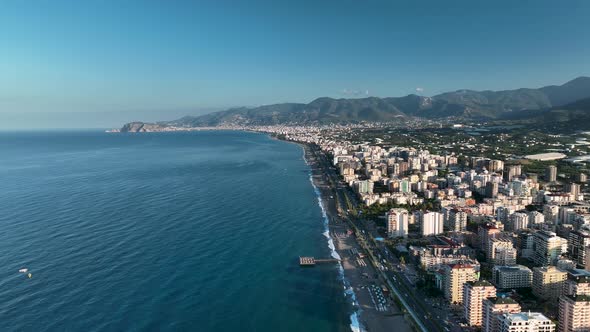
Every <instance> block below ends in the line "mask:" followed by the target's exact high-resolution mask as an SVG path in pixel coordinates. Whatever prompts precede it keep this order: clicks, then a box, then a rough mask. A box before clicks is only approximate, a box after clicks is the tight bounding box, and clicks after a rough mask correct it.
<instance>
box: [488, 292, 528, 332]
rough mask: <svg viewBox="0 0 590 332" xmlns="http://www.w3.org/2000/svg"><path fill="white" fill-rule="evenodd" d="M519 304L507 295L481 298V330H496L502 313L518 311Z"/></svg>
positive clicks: (489, 331)
mask: <svg viewBox="0 0 590 332" xmlns="http://www.w3.org/2000/svg"><path fill="white" fill-rule="evenodd" d="M520 310H521V308H520V304H518V302H516V301H514V300H513V299H511V298H509V297H496V298H488V299H485V300H483V310H482V327H481V330H482V332H498V331H499V330H500V320H499V318H500V317H501V316H502V314H506V313H508V314H512V313H517V312H520Z"/></svg>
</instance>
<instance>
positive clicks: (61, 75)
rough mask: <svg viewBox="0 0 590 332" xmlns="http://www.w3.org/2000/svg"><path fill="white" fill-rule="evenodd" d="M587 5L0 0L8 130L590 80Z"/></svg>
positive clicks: (0, 91)
mask: <svg viewBox="0 0 590 332" xmlns="http://www.w3.org/2000/svg"><path fill="white" fill-rule="evenodd" d="M588 17H590V1H586V0H581V1H485V3H484V1H440V0H436V1H426V0H424V1H393V0H389V1H370V0H365V1H360V0H358V1H347V0H340V1H330V0H324V1H318V0H315V1H305V0H298V1H279V0H275V1H257V0H249V1H223V0H216V1H164V0H162V1H125V0H119V1H59V0H51V1H22V0H5V1H2V2H0V127H1V128H20V127H111V126H118V125H120V124H121V123H122V122H126V121H130V120H134V119H135V120H147V121H154V120H168V119H174V118H177V117H179V116H182V115H185V114H198V113H202V112H206V111H210V110H216V109H223V108H226V107H230V106H242V105H246V106H251V105H261V104H270V103H278V102H286V101H291V102H309V101H311V100H313V99H315V98H317V97H320V96H332V97H360V96H361V95H364V94H366V92H367V91H368V94H369V95H373V96H399V95H406V94H409V93H415V92H416V88H421V89H423V92H422V93H423V94H424V95H434V94H437V93H440V92H444V91H449V90H456V89H462V88H469V89H476V90H483V89H511V88H518V87H540V86H544V85H549V84H562V83H564V82H566V81H568V80H570V79H573V78H575V77H577V76H581V75H585V76H590V60H588V59H590V42H588V41H590V20H589V19H588Z"/></svg>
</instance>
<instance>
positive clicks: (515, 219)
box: [509, 212, 529, 232]
mask: <svg viewBox="0 0 590 332" xmlns="http://www.w3.org/2000/svg"><path fill="white" fill-rule="evenodd" d="M509 221H510V222H509V225H510V230H511V231H513V232H516V231H518V230H521V229H526V228H528V227H529V216H528V215H527V214H526V213H523V212H515V213H513V214H511V215H510V217H509Z"/></svg>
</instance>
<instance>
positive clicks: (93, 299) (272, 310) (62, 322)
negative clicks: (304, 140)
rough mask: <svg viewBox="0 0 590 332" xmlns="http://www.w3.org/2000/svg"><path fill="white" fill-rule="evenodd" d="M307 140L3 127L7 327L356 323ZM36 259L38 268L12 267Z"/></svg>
mask: <svg viewBox="0 0 590 332" xmlns="http://www.w3.org/2000/svg"><path fill="white" fill-rule="evenodd" d="M302 157H303V153H302V149H301V147H299V146H297V145H294V144H289V143H285V142H281V141H276V140H272V139H270V138H268V137H267V136H265V135H261V134H254V133H244V132H194V133H153V134H152V133H150V134H106V133H101V132H93V131H71V132H21V133H0V186H1V189H0V211H1V214H0V330H1V331H17V330H18V331H238V330H240V331H349V330H350V327H349V325H350V321H349V315H350V308H349V307H350V306H349V304H348V301H347V299H346V298H345V297H344V295H343V286H342V283H341V281H340V280H339V277H338V270H337V267H336V266H328V265H325V266H321V267H320V266H318V267H315V268H307V269H301V268H299V266H298V265H297V256H299V255H315V256H329V255H330V250H329V248H328V245H327V242H326V238H325V236H324V235H323V234H322V232H323V231H324V227H325V226H324V220H323V218H322V214H321V210H320V207H319V206H318V202H317V197H316V193H315V192H314V188H313V187H312V185H311V183H310V181H309V168H308V166H307V165H306V164H305V162H304V160H303V158H302ZM23 267H26V268H29V270H30V272H31V273H32V275H33V276H32V278H31V279H29V278H27V277H26V276H25V275H24V274H21V273H18V270H19V269H20V268H23Z"/></svg>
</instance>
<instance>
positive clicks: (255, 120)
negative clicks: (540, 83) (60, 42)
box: [121, 77, 590, 131]
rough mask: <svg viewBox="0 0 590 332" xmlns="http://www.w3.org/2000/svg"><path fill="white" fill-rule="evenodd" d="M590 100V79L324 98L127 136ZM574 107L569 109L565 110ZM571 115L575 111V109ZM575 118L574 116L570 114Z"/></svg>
mask: <svg viewBox="0 0 590 332" xmlns="http://www.w3.org/2000/svg"><path fill="white" fill-rule="evenodd" d="M584 98H590V77H578V78H576V79H574V80H572V81H569V82H567V83H565V84H563V85H560V86H555V85H553V86H547V87H543V88H540V89H528V88H521V89H516V90H503V91H489V90H488V91H473V90H458V91H453V92H447V93H442V94H439V95H436V96H433V97H423V96H418V95H407V96H404V97H389V98H378V97H367V98H358V99H345V98H340V99H335V98H328V97H322V98H318V99H316V100H314V101H312V102H310V103H308V104H300V103H283V104H274V105H265V106H259V107H253V108H246V107H241V108H232V109H228V110H225V111H220V112H215V113H210V114H205V115H201V116H187V117H183V118H181V119H178V120H174V121H169V122H162V123H158V124H155V125H153V124H143V126H142V125H141V123H133V124H132V125H130V124H127V125H125V126H124V127H123V128H121V131H146V130H147V131H149V130H151V129H153V128H151V127H150V126H156V127H158V128H162V127H165V126H177V127H208V126H219V125H274V124H326V123H357V122H361V121H369V122H390V121H396V120H399V119H408V118H413V117H419V118H427V119H439V118H448V117H456V118H464V119H473V120H493V119H511V118H514V119H522V118H523V117H524V118H528V117H531V118H535V117H536V116H537V115H539V114H547V113H546V112H548V111H551V112H557V111H558V109H557V108H555V107H556V106H558V107H559V106H564V108H563V109H565V110H567V108H565V107H573V106H571V105H575V104H572V103H575V102H576V101H578V100H581V99H584ZM565 105H568V106H565ZM570 112H571V110H570ZM568 114H569V113H568Z"/></svg>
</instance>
